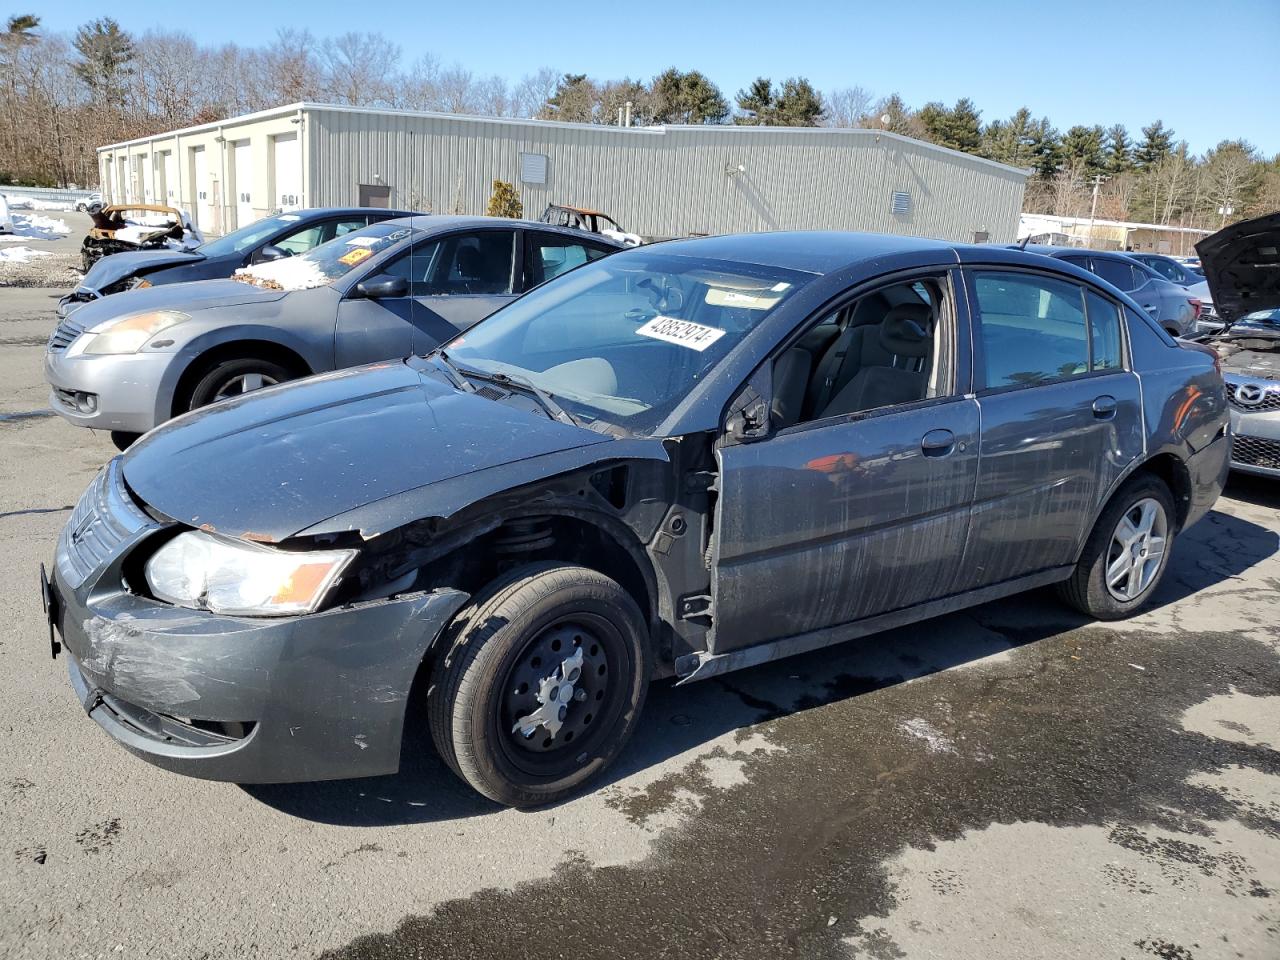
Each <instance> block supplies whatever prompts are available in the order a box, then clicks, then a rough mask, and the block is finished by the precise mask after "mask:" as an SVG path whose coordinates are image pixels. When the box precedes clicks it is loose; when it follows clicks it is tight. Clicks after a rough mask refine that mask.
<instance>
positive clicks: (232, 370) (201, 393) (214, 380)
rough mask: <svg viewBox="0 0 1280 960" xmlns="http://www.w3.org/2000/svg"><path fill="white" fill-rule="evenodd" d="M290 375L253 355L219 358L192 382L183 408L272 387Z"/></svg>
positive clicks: (200, 405) (284, 368) (286, 370)
mask: <svg viewBox="0 0 1280 960" xmlns="http://www.w3.org/2000/svg"><path fill="white" fill-rule="evenodd" d="M293 378H294V373H293V371H291V370H289V369H288V368H287V367H282V366H281V365H280V364H278V363H273V362H272V361H270V360H262V359H259V358H257V357H237V358H235V359H231V360H222V361H219V362H217V363H215V364H213V366H211V367H210V368H209V369H208V370H207V371H205V373H204V375H203V376H201V378H200V379H199V380H198V381H196V385H195V387H194V388H193V389H192V391H191V399H190V400H189V401H188V403H187V410H197V409H199V408H200V407H206V406H208V405H209V404H211V403H216V402H217V401H219V400H229V399H231V398H232V397H234V396H238V395H240V394H242V393H251V392H252V391H253V390H256V389H259V388H260V387H269V386H274V385H275V384H277V383H284V382H285V381H286V380H292V379H293ZM255 384H257V386H255ZM179 412H182V411H179Z"/></svg>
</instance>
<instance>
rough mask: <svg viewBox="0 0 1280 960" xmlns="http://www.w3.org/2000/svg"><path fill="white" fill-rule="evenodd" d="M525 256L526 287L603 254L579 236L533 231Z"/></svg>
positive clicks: (529, 235) (549, 278)
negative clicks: (590, 247)
mask: <svg viewBox="0 0 1280 960" xmlns="http://www.w3.org/2000/svg"><path fill="white" fill-rule="evenodd" d="M527 236H528V238H529V243H528V246H527V247H526V248H525V257H524V283H525V289H526V290H527V289H529V288H531V287H536V286H537V285H538V284H540V283H543V282H544V281H547V280H551V279H552V278H554V277H558V276H560V274H562V273H568V272H569V271H570V270H572V269H573V268H574V267H580V266H582V264H584V263H587V262H588V261H590V260H596V259H598V258H599V257H600V255H601V254H600V253H597V252H596V251H595V250H593V249H589V248H588V247H587V245H586V244H584V243H583V242H582V241H580V240H575V239H573V238H571V237H560V236H555V235H553V234H548V233H530V234H527Z"/></svg>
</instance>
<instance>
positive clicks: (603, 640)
mask: <svg viewBox="0 0 1280 960" xmlns="http://www.w3.org/2000/svg"><path fill="white" fill-rule="evenodd" d="M450 639H451V644H450V646H449V648H448V650H447V652H446V653H445V655H444V656H443V658H442V659H441V660H440V662H439V663H437V664H436V667H435V672H434V675H433V677H432V683H431V686H430V688H429V690H428V694H427V707H428V716H429V723H430V727H431V736H432V739H433V740H434V742H435V745H436V749H437V750H438V751H439V753H440V755H441V757H443V758H444V760H445V762H446V763H448V765H449V766H450V767H451V768H452V769H453V771H454V772H455V773H456V774H457V775H458V776H459V777H461V778H462V779H463V780H465V781H466V782H467V783H468V784H470V785H471V786H472V787H474V788H475V789H476V790H477V791H479V792H480V793H482V794H484V795H485V796H486V797H489V798H490V799H491V800H496V801H497V802H498V803H503V804H507V805H509V806H514V807H529V806H537V805H540V804H546V803H552V802H554V801H556V800H560V799H561V798H563V797H565V796H567V795H568V794H570V793H571V792H573V791H574V790H576V789H577V788H578V787H579V786H581V785H582V784H583V783H585V782H586V781H587V780H589V779H591V778H592V777H594V776H596V775H597V774H599V773H600V771H601V770H603V769H604V768H605V767H606V766H607V765H608V764H609V763H610V762H611V761H612V760H613V759H614V758H615V757H617V755H618V754H619V752H621V750H622V748H623V746H624V745H625V744H626V742H627V740H628V739H629V738H630V737H631V734H632V731H633V730H634V729H635V726H636V722H637V720H638V718H639V716H640V710H641V707H642V705H643V703H644V697H645V691H646V688H647V686H648V682H649V671H650V659H649V658H650V654H649V643H648V638H647V630H646V628H645V620H644V617H643V616H642V615H641V613H640V610H639V608H638V607H637V606H636V603H635V601H634V600H633V599H632V598H631V595H630V594H629V593H627V592H626V590H624V589H623V588H622V587H621V586H620V585H619V584H618V583H617V582H616V581H614V580H612V579H610V578H609V577H606V576H605V575H604V574H602V573H599V572H597V571H595V570H590V569H588V568H586V567H579V566H571V565H567V564H557V563H541V564H532V565H530V566H526V567H522V568H520V569H518V570H515V571H512V572H511V573H510V574H508V575H507V576H505V577H502V578H500V579H498V580H497V581H495V582H494V583H493V584H491V585H490V586H489V587H488V588H487V589H486V590H485V591H484V592H483V593H482V594H480V595H479V596H478V598H477V600H476V601H475V602H474V603H473V604H472V605H471V606H470V607H469V608H468V609H466V610H464V611H463V612H462V613H461V614H459V617H458V619H457V620H456V621H455V623H454V625H453V626H452V627H451V630H450Z"/></svg>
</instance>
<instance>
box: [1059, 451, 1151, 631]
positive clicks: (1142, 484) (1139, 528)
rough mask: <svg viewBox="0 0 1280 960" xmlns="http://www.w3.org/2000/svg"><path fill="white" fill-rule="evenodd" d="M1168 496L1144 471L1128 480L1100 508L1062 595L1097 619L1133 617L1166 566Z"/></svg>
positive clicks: (1146, 601) (1145, 601) (1146, 600)
mask: <svg viewBox="0 0 1280 960" xmlns="http://www.w3.org/2000/svg"><path fill="white" fill-rule="evenodd" d="M1173 530H1174V510H1173V497H1172V496H1171V495H1170V493H1169V488H1168V487H1167V486H1166V485H1165V484H1164V482H1163V481H1162V480H1160V479H1159V478H1157V477H1153V476H1150V475H1143V476H1140V477H1138V478H1136V479H1135V480H1133V481H1131V482H1130V483H1128V484H1127V485H1126V486H1125V487H1124V488H1123V489H1122V490H1121V491H1120V492H1119V493H1118V494H1116V496H1115V497H1114V498H1113V499H1112V501H1111V503H1110V504H1108V505H1107V508H1106V509H1105V510H1104V511H1103V512H1102V516H1101V517H1099V518H1098V522H1097V524H1096V525H1095V527H1094V529H1093V533H1092V534H1090V536H1089V540H1088V542H1087V543H1086V544H1085V548H1084V551H1083V552H1082V553H1081V555H1080V561H1079V563H1077V564H1076V569H1075V572H1074V573H1073V574H1072V575H1071V579H1069V580H1067V581H1066V582H1065V583H1063V584H1061V585H1060V587H1059V592H1060V593H1061V595H1062V597H1063V599H1065V600H1066V601H1067V602H1068V603H1070V604H1071V605H1072V606H1073V607H1075V608H1076V609H1077V610H1079V611H1081V612H1082V613H1086V614H1088V615H1089V616H1091V617H1094V618H1095V619H1098V620H1119V619H1122V618H1124V617H1129V616H1132V615H1133V614H1135V613H1137V612H1138V611H1139V610H1141V609H1142V608H1143V607H1144V606H1146V605H1147V603H1148V602H1149V601H1150V600H1151V597H1152V595H1153V594H1154V593H1155V590H1156V586H1157V585H1158V584H1159V583H1160V580H1161V578H1162V577H1163V576H1164V572H1165V570H1167V569H1168V567H1169V555H1170V552H1171V550H1172V548H1173Z"/></svg>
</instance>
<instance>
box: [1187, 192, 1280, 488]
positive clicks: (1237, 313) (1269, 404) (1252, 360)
mask: <svg viewBox="0 0 1280 960" xmlns="http://www.w3.org/2000/svg"><path fill="white" fill-rule="evenodd" d="M1196 250H1197V251H1198V252H1199V254H1200V262H1201V263H1202V264H1203V265H1204V270H1205V277H1206V279H1207V280H1208V282H1209V287H1210V288H1211V290H1212V293H1213V302H1214V304H1215V305H1216V307H1217V311H1218V318H1219V321H1220V325H1221V329H1220V330H1219V331H1218V332H1216V333H1215V334H1214V335H1213V336H1211V337H1209V338H1208V341H1207V342H1208V343H1209V344H1210V345H1211V346H1212V347H1213V349H1214V350H1216V351H1217V353H1218V355H1219V357H1221V358H1222V372H1223V377H1224V378H1225V380H1226V384H1227V399H1228V400H1229V401H1230V403H1231V432H1232V440H1231V466H1232V468H1233V469H1235V470H1238V471H1240V472H1242V473H1253V474H1259V475H1261V476H1267V477H1280V213H1273V214H1269V215H1268V216H1265V217H1259V218H1257V219H1255V220H1245V221H1241V222H1240V223H1233V224H1232V225H1231V226H1229V227H1227V228H1225V229H1223V230H1220V231H1218V232H1217V233H1215V234H1214V235H1213V236H1211V237H1208V238H1206V239H1204V240H1202V241H1200V243H1198V244H1196Z"/></svg>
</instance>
